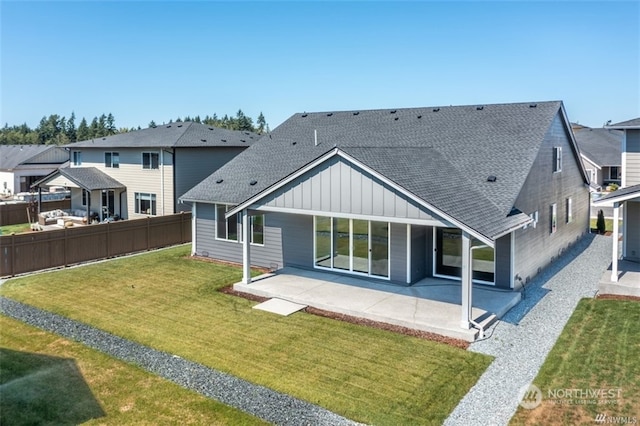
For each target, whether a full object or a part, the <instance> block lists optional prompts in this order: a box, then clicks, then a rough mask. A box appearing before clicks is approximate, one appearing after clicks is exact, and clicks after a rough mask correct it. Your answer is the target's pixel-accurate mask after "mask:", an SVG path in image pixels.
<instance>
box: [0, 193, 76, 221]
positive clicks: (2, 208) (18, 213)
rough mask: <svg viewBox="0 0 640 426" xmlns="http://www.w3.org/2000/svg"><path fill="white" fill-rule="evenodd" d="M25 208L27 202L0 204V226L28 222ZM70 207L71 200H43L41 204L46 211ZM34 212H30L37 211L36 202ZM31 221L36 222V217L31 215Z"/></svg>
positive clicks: (27, 205)
mask: <svg viewBox="0 0 640 426" xmlns="http://www.w3.org/2000/svg"><path fill="white" fill-rule="evenodd" d="M27 208H29V203H25V202H20V203H15V204H0V226H5V225H16V224H18V223H28V222H29V219H28V216H27ZM69 208H71V200H69V199H65V200H55V201H43V202H42V206H41V209H40V210H41V211H43V212H48V211H51V210H57V209H60V210H66V209H69ZM35 210H36V211H35V212H31V214H33V213H35V214H36V215H37V214H38V212H37V210H38V209H37V204H36V208H35ZM31 221H32V222H37V221H38V219H37V218H34V217H33V216H32V217H31Z"/></svg>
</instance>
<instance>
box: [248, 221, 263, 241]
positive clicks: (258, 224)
mask: <svg viewBox="0 0 640 426" xmlns="http://www.w3.org/2000/svg"><path fill="white" fill-rule="evenodd" d="M251 244H260V245H262V244H264V215H262V214H261V215H259V216H251Z"/></svg>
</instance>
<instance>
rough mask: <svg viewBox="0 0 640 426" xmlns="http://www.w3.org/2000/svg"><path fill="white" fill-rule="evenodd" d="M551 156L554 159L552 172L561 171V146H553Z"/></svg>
mask: <svg viewBox="0 0 640 426" xmlns="http://www.w3.org/2000/svg"><path fill="white" fill-rule="evenodd" d="M553 158H554V161H555V162H554V164H553V171H554V173H557V172H561V171H562V147H560V146H556V147H555V148H553Z"/></svg>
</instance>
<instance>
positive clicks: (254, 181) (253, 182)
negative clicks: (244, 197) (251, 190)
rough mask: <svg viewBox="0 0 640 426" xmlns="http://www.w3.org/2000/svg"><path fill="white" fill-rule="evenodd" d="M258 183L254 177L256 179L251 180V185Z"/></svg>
mask: <svg viewBox="0 0 640 426" xmlns="http://www.w3.org/2000/svg"><path fill="white" fill-rule="evenodd" d="M256 183H258V181H257V180H255V179H254V180H252V181H251V182H249V185H251V186H253V185H255V184H256Z"/></svg>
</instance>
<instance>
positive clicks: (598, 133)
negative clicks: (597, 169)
mask: <svg viewBox="0 0 640 426" xmlns="http://www.w3.org/2000/svg"><path fill="white" fill-rule="evenodd" d="M573 134H574V136H575V138H576V142H577V143H578V147H579V148H580V152H581V153H582V154H584V155H585V156H586V157H587V158H588V159H589V160H591V161H594V162H595V163H596V164H597V165H598V166H601V167H602V166H620V165H621V164H622V138H623V136H624V133H623V132H622V131H621V130H610V129H591V128H589V127H583V128H581V129H577V130H574V131H573Z"/></svg>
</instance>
